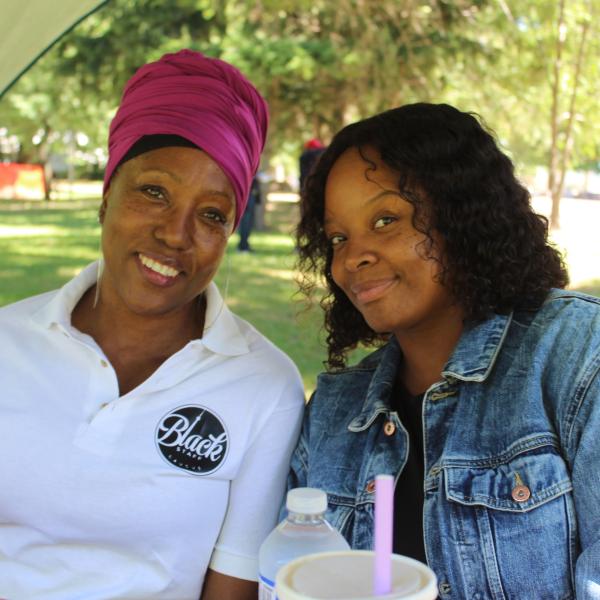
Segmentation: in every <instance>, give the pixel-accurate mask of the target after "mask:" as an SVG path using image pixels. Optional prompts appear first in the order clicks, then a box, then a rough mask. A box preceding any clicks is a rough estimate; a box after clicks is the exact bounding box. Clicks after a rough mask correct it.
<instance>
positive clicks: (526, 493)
mask: <svg viewBox="0 0 600 600" xmlns="http://www.w3.org/2000/svg"><path fill="white" fill-rule="evenodd" d="M511 496H512V499H513V500H514V501H515V502H527V500H529V497H530V496H531V490H530V489H529V488H528V487H527V486H526V485H516V486H515V487H514V488H513V490H512V492H511Z"/></svg>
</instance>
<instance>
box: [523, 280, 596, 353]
mask: <svg viewBox="0 0 600 600" xmlns="http://www.w3.org/2000/svg"><path fill="white" fill-rule="evenodd" d="M534 322H535V323H536V324H538V325H539V326H542V327H544V328H545V327H547V328H548V329H550V330H556V331H560V332H562V334H563V335H564V334H567V335H570V336H576V337H573V340H576V339H581V340H582V341H583V339H586V340H587V342H588V343H589V342H590V341H591V340H592V339H593V340H596V342H597V343H600V298H597V297H595V296H590V295H588V294H583V293H580V292H573V291H570V290H552V291H551V292H550V293H549V294H548V296H547V298H546V300H545V302H544V304H543V305H542V306H541V308H540V309H539V311H538V313H537V315H536V317H535V319H534Z"/></svg>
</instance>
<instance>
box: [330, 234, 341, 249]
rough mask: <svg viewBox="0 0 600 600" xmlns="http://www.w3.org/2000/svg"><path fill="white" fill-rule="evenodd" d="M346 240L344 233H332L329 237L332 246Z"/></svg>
mask: <svg viewBox="0 0 600 600" xmlns="http://www.w3.org/2000/svg"><path fill="white" fill-rule="evenodd" d="M343 241H344V236H343V235H332V236H331V237H330V238H329V245H330V246H337V245H338V244H341V243H342V242H343Z"/></svg>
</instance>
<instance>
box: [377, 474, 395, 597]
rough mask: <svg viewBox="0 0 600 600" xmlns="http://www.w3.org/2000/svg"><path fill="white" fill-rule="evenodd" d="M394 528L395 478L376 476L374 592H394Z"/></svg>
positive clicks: (380, 594) (381, 594) (379, 593)
mask: <svg viewBox="0 0 600 600" xmlns="http://www.w3.org/2000/svg"><path fill="white" fill-rule="evenodd" d="M393 530H394V478H393V477H392V476H391V475H377V477H375V569H374V570H373V593H374V594H375V595H376V596H383V595H385V594H391V592H392V533H393Z"/></svg>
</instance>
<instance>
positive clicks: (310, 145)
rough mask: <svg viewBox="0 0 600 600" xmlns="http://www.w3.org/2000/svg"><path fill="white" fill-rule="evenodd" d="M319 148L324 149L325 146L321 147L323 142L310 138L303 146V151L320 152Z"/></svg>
mask: <svg viewBox="0 0 600 600" xmlns="http://www.w3.org/2000/svg"><path fill="white" fill-rule="evenodd" d="M321 148H325V146H324V145H323V142H322V141H321V140H318V139H317V138H312V139H311V140H308V142H305V144H304V149H305V150H320V149H321Z"/></svg>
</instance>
